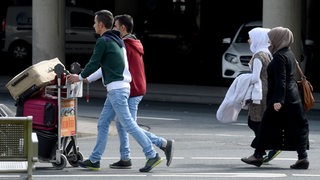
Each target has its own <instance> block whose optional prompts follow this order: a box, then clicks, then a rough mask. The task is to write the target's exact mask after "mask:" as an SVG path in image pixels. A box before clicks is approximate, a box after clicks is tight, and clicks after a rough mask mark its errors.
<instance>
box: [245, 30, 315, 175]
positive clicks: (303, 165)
mask: <svg viewBox="0 0 320 180" xmlns="http://www.w3.org/2000/svg"><path fill="white" fill-rule="evenodd" d="M268 36H269V41H270V46H269V50H270V52H271V53H272V55H273V59H272V61H271V62H270V63H269V65H268V68H267V75H268V92H267V107H266V110H265V112H264V114H263V117H262V121H261V125H260V130H259V132H258V134H257V142H256V143H255V144H254V145H253V147H254V148H256V149H255V152H254V154H253V156H251V157H250V158H242V159H241V160H242V161H243V162H245V163H247V164H251V165H255V166H258V167H260V166H261V165H262V164H263V154H264V153H265V150H267V149H279V150H284V151H297V153H298V160H297V161H296V163H295V164H293V165H291V166H290V168H292V169H308V167H309V160H308V154H307V150H308V149H309V124H308V120H307V119H306V117H305V114H304V110H303V105H302V102H301V98H300V94H299V90H298V86H297V83H296V80H295V74H296V58H295V55H294V53H293V52H292V50H291V48H290V46H291V44H292V43H293V40H294V38H293V34H292V32H291V31H290V30H289V29H288V28H283V27H275V28H273V29H271V30H270V32H269V33H268Z"/></svg>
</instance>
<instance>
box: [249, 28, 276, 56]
mask: <svg viewBox="0 0 320 180" xmlns="http://www.w3.org/2000/svg"><path fill="white" fill-rule="evenodd" d="M269 31H270V29H269V28H261V27H256V28H253V29H252V30H250V31H249V32H248V34H249V38H250V41H251V45H250V50H251V52H252V53H253V54H255V53H257V52H260V51H263V52H266V53H268V54H269V55H270V56H271V53H270V51H269V49H268V47H269V45H270V44H269V42H268V41H269V37H268V32H269Z"/></svg>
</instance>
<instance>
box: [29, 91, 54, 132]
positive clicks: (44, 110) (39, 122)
mask: <svg viewBox="0 0 320 180" xmlns="http://www.w3.org/2000/svg"><path fill="white" fill-rule="evenodd" d="M23 116H33V121H32V128H33V129H36V130H47V131H53V130H55V129H56V128H57V122H58V103H57V99H50V98H44V97H32V98H29V99H27V100H26V101H25V102H24V105H23Z"/></svg>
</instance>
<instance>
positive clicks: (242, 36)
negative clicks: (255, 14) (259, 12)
mask: <svg viewBox="0 0 320 180" xmlns="http://www.w3.org/2000/svg"><path fill="white" fill-rule="evenodd" d="M252 28H254V27H253V26H244V27H243V28H242V29H241V31H240V32H239V35H238V37H237V39H236V41H235V42H236V43H247V42H248V39H249V34H248V32H249V31H250V30H251V29H252Z"/></svg>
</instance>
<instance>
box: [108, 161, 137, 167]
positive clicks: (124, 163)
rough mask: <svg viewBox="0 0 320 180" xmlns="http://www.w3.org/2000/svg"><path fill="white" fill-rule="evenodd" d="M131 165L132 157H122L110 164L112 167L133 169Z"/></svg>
mask: <svg viewBox="0 0 320 180" xmlns="http://www.w3.org/2000/svg"><path fill="white" fill-rule="evenodd" d="M131 166H132V164H131V160H130V159H129V160H127V161H124V160H121V159H120V161H118V162H115V163H113V164H110V166H109V167H110V168H112V169H131Z"/></svg>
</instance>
